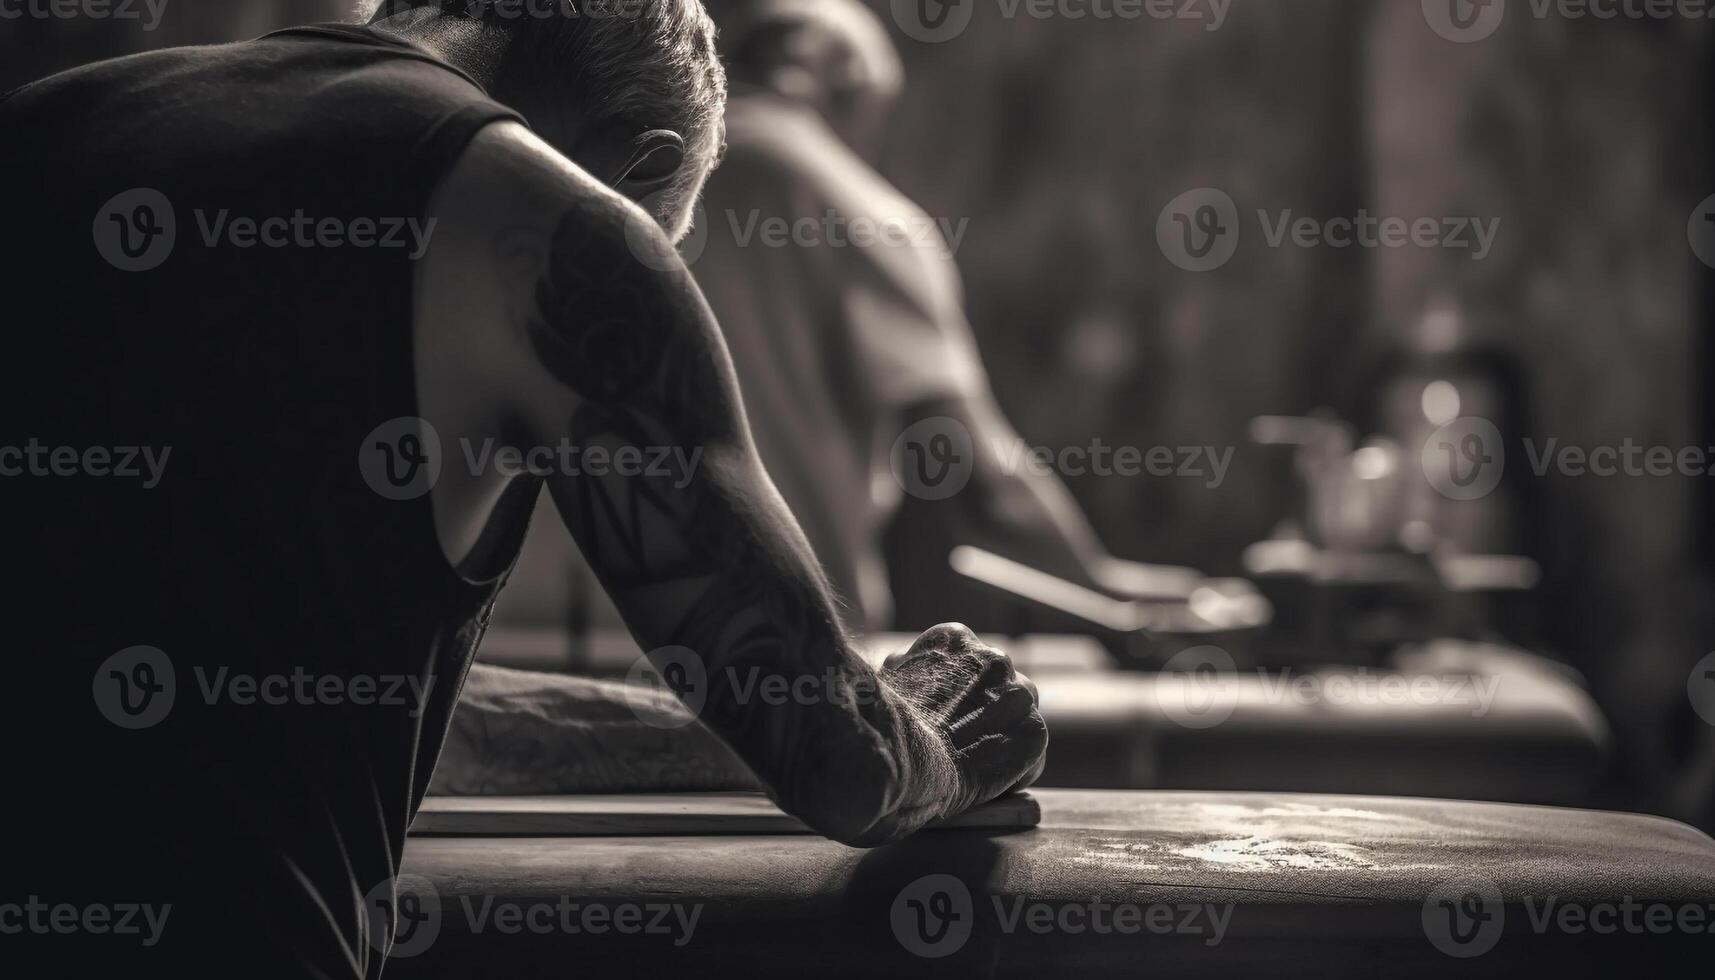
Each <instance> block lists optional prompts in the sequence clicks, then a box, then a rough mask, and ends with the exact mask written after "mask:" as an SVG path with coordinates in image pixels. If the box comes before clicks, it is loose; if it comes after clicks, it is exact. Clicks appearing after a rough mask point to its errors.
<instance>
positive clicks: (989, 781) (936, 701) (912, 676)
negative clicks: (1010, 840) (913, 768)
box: [881, 623, 1048, 817]
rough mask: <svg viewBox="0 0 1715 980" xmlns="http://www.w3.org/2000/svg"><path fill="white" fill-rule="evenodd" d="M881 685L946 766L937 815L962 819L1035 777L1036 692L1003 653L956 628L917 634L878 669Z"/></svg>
mask: <svg viewBox="0 0 1715 980" xmlns="http://www.w3.org/2000/svg"><path fill="white" fill-rule="evenodd" d="M881 680H882V683H884V684H886V685H887V686H888V687H889V688H891V689H892V690H893V692H894V693H895V694H897V695H898V696H899V698H900V699H901V700H902V701H903V702H904V703H905V705H906V707H907V710H908V711H909V712H910V713H911V714H912V715H913V716H914V720H915V721H916V722H917V723H918V724H919V725H920V726H922V728H923V729H925V730H926V731H927V732H928V733H929V735H930V739H929V743H930V745H931V750H932V751H933V750H935V748H937V747H938V748H939V749H940V751H942V752H944V753H945V755H946V757H947V759H948V760H949V761H950V763H951V767H950V770H949V769H948V768H945V767H942V766H937V767H935V768H936V769H939V770H940V771H941V772H943V773H949V772H950V775H951V779H950V780H949V781H950V782H951V783H952V784H953V785H951V786H948V787H943V788H942V790H943V791H944V792H946V793H947V795H945V796H942V797H941V799H942V800H943V801H944V804H945V805H944V807H942V808H941V812H939V813H938V814H936V815H937V816H942V817H947V816H953V815H955V814H958V813H962V812H964V811H965V810H968V809H970V808H971V807H973V806H977V805H978V804H981V803H987V802H988V801H989V800H992V799H994V798H995V797H997V796H1000V795H1002V794H1003V793H1006V792H1008V791H1009V790H1012V789H1015V788H1020V787H1024V786H1028V785H1030V783H1032V782H1033V781H1035V779H1036V777H1037V776H1039V775H1041V774H1042V765H1043V762H1044V760H1045V758H1046V755H1045V752H1046V750H1047V747H1048V727H1047V726H1046V725H1045V724H1043V722H1042V715H1041V714H1040V713H1038V712H1037V710H1036V688H1035V686H1034V685H1033V684H1031V683H1030V681H1029V680H1028V679H1026V678H1025V677H1024V676H1023V675H1021V674H1019V673H1018V672H1017V671H1015V670H1013V667H1012V661H1010V660H1008V659H1007V657H1006V654H1004V653H1001V652H1000V651H999V650H996V649H994V648H993V647H990V646H986V645H984V644H983V642H982V641H981V640H978V639H977V637H976V634H974V633H972V632H971V631H970V630H969V629H967V628H965V627H964V626H961V625H959V624H957V623H948V624H943V625H940V626H936V627H933V628H931V629H929V630H926V631H924V633H923V635H922V636H919V637H918V638H917V641H916V642H915V643H913V644H911V649H909V650H907V651H905V652H904V653H897V654H894V655H893V656H891V657H888V658H887V660H886V661H885V662H884V663H883V664H882V667H881Z"/></svg>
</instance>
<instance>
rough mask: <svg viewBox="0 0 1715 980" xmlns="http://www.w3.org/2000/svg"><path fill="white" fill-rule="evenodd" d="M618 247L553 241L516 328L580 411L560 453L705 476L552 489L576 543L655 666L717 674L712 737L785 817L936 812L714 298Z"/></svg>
mask: <svg viewBox="0 0 1715 980" xmlns="http://www.w3.org/2000/svg"><path fill="white" fill-rule="evenodd" d="M602 227H604V226H603V225H602V223H601V222H599V221H593V222H592V221H591V220H590V217H589V216H588V215H587V214H581V213H573V214H571V215H568V216H566V217H564V218H562V219H561V220H560V221H559V223H558V224H557V225H556V226H555V228H554V229H553V231H552V232H551V233H549V234H545V235H539V236H538V238H537V240H538V241H540V242H542V245H543V248H542V254H541V255H540V257H539V264H538V265H537V269H538V274H537V276H536V281H535V284H534V287H533V288H532V289H531V290H530V291H529V293H528V295H529V296H530V297H531V302H530V303H529V304H528V305H527V306H524V307H522V308H520V309H519V310H518V311H517V313H518V315H519V316H520V317H521V318H522V322H521V323H520V324H518V327H519V329H521V330H522V331H523V332H524V334H525V336H526V337H527V338H528V341H529V343H530V345H531V346H532V348H533V349H534V351H535V353H536V356H537V358H538V359H539V361H540V363H541V364H542V365H543V367H545V368H546V369H547V370H548V371H550V372H551V373H552V374H553V375H554V376H555V377H556V378H557V379H558V380H559V382H560V383H561V384H563V385H564V386H565V387H566V388H567V389H569V391H570V392H571V393H572V394H573V395H574V396H575V407H574V408H572V409H571V411H570V414H569V417H568V418H566V419H565V420H564V422H563V427H562V428H561V430H560V432H559V433H556V436H558V435H565V436H567V437H569V438H570V439H572V440H573V441H574V442H575V443H576V444H578V445H582V446H586V447H589V446H602V447H604V448H606V449H607V450H609V452H614V451H617V450H620V449H622V448H627V447H632V448H635V449H641V450H645V451H647V450H648V449H649V448H651V447H657V446H671V447H676V448H681V449H695V450H697V457H696V458H698V459H700V465H699V466H698V467H697V468H696V470H695V472H693V473H691V474H689V475H688V476H689V479H688V480H685V481H682V482H681V483H680V484H679V485H674V484H672V483H670V482H668V481H665V480H650V479H648V478H647V477H638V476H635V475H630V476H628V475H625V474H617V473H609V474H606V475H596V474H588V473H586V474H580V475H578V476H576V477H571V478H565V479H558V480H555V481H552V482H551V483H550V489H551V490H552V492H553V494H554V497H555V500H556V503H557V504H558V506H559V508H560V511H561V514H562V515H563V516H564V518H565V521H566V524H567V526H568V528H569V529H570V530H571V532H572V534H573V536H574V537H575V538H576V539H577V541H578V544H579V547H580V548H581V549H582V550H583V552H584V555H585V557H586V558H587V559H588V560H589V562H590V565H591V566H592V567H593V568H594V569H595V570H596V573H597V575H598V577H599V578H600V579H601V581H602V583H603V585H604V587H605V588H606V589H607V590H608V592H609V594H610V595H611V596H612V598H613V599H614V601H615V603H616V604H617V605H618V606H619V608H620V610H621V612H622V613H623V614H624V616H625V618H626V621H627V623H628V624H629V625H630V626H631V628H632V630H633V632H634V634H635V635H636V636H637V638H638V640H639V641H640V643H642V644H643V645H644V646H645V648H646V649H652V648H659V647H663V646H668V645H673V646H678V647H686V648H689V649H690V650H691V651H693V652H694V654H695V655H696V656H697V657H698V658H699V660H700V662H701V664H702V665H703V667H704V668H705V674H706V676H707V678H708V679H709V689H708V692H707V695H708V696H707V698H706V702H705V707H704V708H703V713H702V720H703V721H704V722H706V723H707V724H708V726H709V727H710V728H711V729H713V730H714V731H715V732H716V733H718V734H719V735H720V736H721V737H722V738H723V739H725V740H726V741H727V743H728V744H730V745H731V746H732V748H733V749H734V750H735V751H736V752H737V753H738V755H739V756H740V757H741V758H742V759H743V760H744V761H745V762H746V763H747V764H748V765H749V766H750V768H751V769H753V770H754V771H755V772H756V773H757V775H758V776H760V777H761V778H762V780H763V782H764V783H765V784H766V785H767V787H768V788H769V790H770V792H771V793H773V795H774V796H775V798H776V799H777V800H778V801H780V803H781V805H782V806H783V807H785V808H786V809H788V810H790V811H793V812H797V813H799V815H800V816H804V817H805V818H806V819H807V820H808V821H809V822H811V823H812V825H813V826H815V825H816V822H817V820H818V819H820V821H821V822H822V824H823V825H824V828H832V829H833V830H835V831H837V833H836V836H839V835H841V834H843V835H845V836H856V835H857V833H858V832H860V831H862V830H863V829H865V828H866V827H868V826H869V825H870V824H871V823H872V822H874V821H875V820H877V819H878V818H881V817H884V816H887V815H889V814H896V813H897V812H898V811H900V810H901V809H911V810H917V809H923V808H928V807H931V806H932V804H930V803H925V802H922V801H919V800H910V801H907V800H904V799H902V798H901V792H902V790H904V789H906V788H907V787H908V786H909V787H915V788H917V789H919V790H921V789H922V780H921V779H920V778H913V777H914V775H915V774H914V771H913V770H914V769H915V768H917V764H918V760H919V759H920V757H921V756H922V755H923V753H921V752H915V751H905V750H904V746H905V743H906V742H907V741H909V740H910V739H913V738H920V737H921V735H920V734H919V733H918V732H917V729H916V727H915V725H914V722H913V720H912V719H911V718H910V717H909V716H908V715H907V714H906V713H905V709H904V708H903V707H902V706H901V702H900V701H899V700H898V699H897V698H895V697H893V696H891V695H890V694H889V693H888V692H887V691H886V690H885V688H882V687H880V686H879V685H878V684H877V682H876V678H875V675H874V673H873V672H872V671H871V670H870V669H869V668H868V667H867V666H866V665H865V664H864V663H863V662H862V661H861V660H859V659H858V658H857V657H856V655H855V654H854V653H853V652H852V650H851V647H850V645H849V643H848V642H847V640H846V637H845V636H844V634H843V631H842V629H841V626H840V622H839V619H838V615H837V613H836V612H835V606H834V604H833V601H832V599H831V596H830V594H829V592H828V587H827V585H826V583H825V580H824V579H823V577H822V575H821V572H820V570H819V568H818V567H817V566H816V564H815V560H814V558H813V556H812V555H811V552H810V549H809V546H808V544H807V543H806V542H805V540H804V538H803V535H802V533H801V532H800V531H799V530H798V528H797V525H796V523H795V522H794V521H793V519H792V517H791V514H790V512H789V511H787V509H786V507H785V504H784V503H783V502H782V501H781V499H780V497H779V495H778V493H777V492H776V491H775V490H774V488H773V485H772V484H771V483H770V482H769V481H768V478H767V476H766V474H765V473H764V471H763V469H762V467H761V464H760V462H758V460H757V459H756V455H755V451H754V449H753V447H752V446H751V444H750V440H749V436H748V432H747V430H746V427H745V425H744V416H743V409H742V407H741V405H740V400H739V396H738V392H737V388H736V384H735V382H734V380H733V376H732V371H731V367H730V364H729V363H728V360H727V355H726V351H725V348H724V346H723V345H722V343H721V341H720V337H719V332H718V329H717V328H716V327H715V325H714V323H713V320H712V317H711V316H710V315H709V313H708V311H707V307H706V306H705V305H704V304H703V302H702V299H701V295H700V294H699V293H698V292H697V290H696V288H695V286H694V284H692V283H691V281H690V278H689V276H688V274H686V273H685V272H684V270H683V269H679V270H677V271H676V272H668V273H662V272H657V271H654V270H652V269H648V268H646V267H645V266H643V265H642V264H639V263H636V262H632V261H627V258H628V256H627V249H628V248H629V247H631V243H629V242H627V241H626V240H625V239H626V238H628V237H629V236H626V235H623V234H620V233H618V232H615V231H613V230H611V229H610V230H609V231H608V232H606V233H604V232H603V231H602V230H601V228H602ZM528 237H529V236H526V235H521V234H518V233H508V234H507V235H505V236H503V237H502V240H501V243H500V244H499V245H497V248H504V249H505V250H506V256H505V257H506V259H507V260H508V261H510V262H513V263H516V262H517V252H518V243H519V242H520V241H525V240H528ZM616 239H617V240H616ZM616 254H617V255H618V256H619V259H618V260H616V259H615V255H616ZM728 668H739V669H738V670H736V671H735V670H729V669H728ZM758 674H760V675H762V676H763V677H770V678H775V679H776V680H777V681H779V682H781V683H783V684H784V685H785V687H786V688H787V689H789V690H791V691H792V692H793V694H792V696H790V697H787V698H784V699H778V698H766V699H765V698H759V697H757V696H756V692H755V691H754V690H748V691H747V690H738V689H735V688H734V686H733V685H732V683H731V682H730V678H732V677H734V676H739V675H748V676H757V675H758ZM865 691H867V692H868V695H869V696H867V697H865V696H856V694H857V692H865ZM877 692H879V695H878V693H877ZM461 710H462V709H461ZM928 795H929V796H933V794H932V793H931V794H928ZM914 819H915V818H914Z"/></svg>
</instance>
